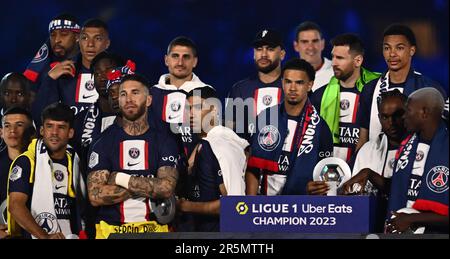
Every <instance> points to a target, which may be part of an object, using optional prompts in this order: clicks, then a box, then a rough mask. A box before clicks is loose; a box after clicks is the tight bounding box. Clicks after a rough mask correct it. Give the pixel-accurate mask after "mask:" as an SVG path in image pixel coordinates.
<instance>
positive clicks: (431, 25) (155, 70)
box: [0, 0, 449, 97]
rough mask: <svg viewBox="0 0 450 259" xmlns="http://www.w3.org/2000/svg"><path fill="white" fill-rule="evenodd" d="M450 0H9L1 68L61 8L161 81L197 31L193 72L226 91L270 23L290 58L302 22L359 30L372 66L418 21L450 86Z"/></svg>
mask: <svg viewBox="0 0 450 259" xmlns="http://www.w3.org/2000/svg"><path fill="white" fill-rule="evenodd" d="M448 8H449V3H448V0H428V1H427V0H423V1H405V0H400V1H399V0H378V1H362V0H359V1H358V0H327V1H325V0H310V1H283V0H278V1H277V0H270V1H269V0H241V1H237V0H235V1H231V0H220V1H219V0H217V1H213V0H210V1H207V0H167V1H152V2H150V1H148V2H147V1H145V2H144V1H131V0H129V1H94V0H91V1H64V2H63V1H58V2H56V1H42V0H39V1H2V4H1V11H2V12H1V16H0V28H1V34H0V35H1V36H0V37H1V43H2V45H1V48H0V61H1V65H0V75H1V76H3V75H4V74H5V73H7V72H10V71H20V72H22V71H24V70H25V67H26V66H27V64H28V62H29V61H30V60H31V59H32V58H33V56H34V55H35V53H36V51H37V50H38V49H39V48H40V46H41V45H42V43H43V42H44V41H45V40H46V38H47V37H48V31H47V30H48V23H49V22H50V20H51V19H52V18H53V17H55V16H56V15H58V14H59V13H61V12H69V13H72V14H73V15H75V16H77V17H78V19H79V20H80V23H81V24H82V23H83V22H84V21H85V20H86V19H88V18H92V17H99V18H101V19H103V20H105V21H106V22H107V23H108V25H109V27H110V38H111V47H110V51H112V52H116V53H118V54H120V55H122V56H124V57H126V58H130V59H133V60H134V61H136V63H137V70H138V72H140V73H142V74H144V75H146V76H147V77H148V78H149V79H150V81H151V82H154V83H156V82H157V81H158V79H159V76H160V75H161V74H163V73H167V69H166V67H165V65H164V62H163V57H164V54H165V52H166V48H167V44H168V43H169V42H170V40H172V39H173V38H174V37H176V36H179V35H186V36H188V37H191V38H192V39H193V40H194V41H195V42H196V43H197V45H198V48H199V64H198V66H197V68H196V70H195V71H194V72H195V73H196V74H197V75H198V76H199V77H200V78H201V79H202V81H204V82H205V83H208V84H211V85H213V86H214V87H216V88H217V89H218V91H219V93H220V94H221V96H222V97H225V96H226V94H227V92H228V91H229V89H230V87H231V86H232V85H233V84H234V83H235V82H236V81H239V80H241V79H243V78H245V77H247V76H248V75H249V74H251V73H253V72H254V71H255V69H254V65H253V50H252V48H251V45H250V43H251V41H252V40H253V38H254V36H255V34H256V32H257V31H259V30H260V29H262V28H263V27H271V28H274V29H277V30H279V31H280V32H281V33H282V34H283V35H284V43H285V45H286V51H287V59H288V58H290V57H293V56H296V55H297V53H296V52H294V50H293V47H292V41H293V39H294V37H295V35H294V34H295V27H296V26H297V25H298V24H299V23H300V22H302V21H305V20H313V21H315V22H317V23H318V24H319V25H320V26H321V27H322V30H323V33H324V37H325V39H326V43H327V46H326V49H325V51H324V55H325V56H326V57H328V58H329V57H330V51H331V48H330V46H329V40H330V39H331V38H332V37H334V36H335V35H337V34H340V33H344V32H354V33H357V34H359V35H360V36H361V38H362V39H363V41H364V42H365V45H366V52H367V54H366V58H365V61H364V65H365V67H367V68H369V69H371V70H376V71H380V72H382V71H384V70H385V68H386V66H385V63H384V60H383V56H382V53H381V41H382V33H383V30H384V28H385V27H386V26H387V25H389V24H390V23H393V22H401V23H405V24H407V25H409V26H411V27H412V29H413V30H414V31H415V33H416V37H417V41H418V53H417V54H416V56H415V58H414V67H415V68H416V69H417V70H418V71H420V72H422V73H423V74H425V75H427V76H429V77H431V78H432V79H434V80H436V81H438V82H439V83H441V84H442V86H443V87H444V89H446V90H447V92H448V83H449V76H448V66H449V64H448V60H449V58H448V55H449V52H448V50H449V48H448V46H449V31H448V29H449V25H448V24H449V16H448V15H449V9H448Z"/></svg>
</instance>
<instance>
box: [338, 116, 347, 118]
mask: <svg viewBox="0 0 450 259" xmlns="http://www.w3.org/2000/svg"><path fill="white" fill-rule="evenodd" d="M347 116H348V115H339V118H343V117H347Z"/></svg>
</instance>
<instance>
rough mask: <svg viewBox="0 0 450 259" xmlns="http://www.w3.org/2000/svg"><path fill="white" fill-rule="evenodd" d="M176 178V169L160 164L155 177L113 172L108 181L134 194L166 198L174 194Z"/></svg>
mask: <svg viewBox="0 0 450 259" xmlns="http://www.w3.org/2000/svg"><path fill="white" fill-rule="evenodd" d="M177 180H178V171H177V169H176V168H175V167H171V166H162V167H160V168H158V172H157V177H156V178H147V177H136V176H131V175H128V174H125V173H121V172H113V173H112V174H111V176H110V180H109V181H110V182H111V183H114V184H116V185H118V186H120V187H122V188H124V189H125V190H128V192H130V193H132V194H133V195H136V196H140V197H146V198H154V199H167V198H170V197H171V196H172V195H173V194H174V191H175V187H176V184H177Z"/></svg>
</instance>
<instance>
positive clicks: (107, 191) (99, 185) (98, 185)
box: [87, 170, 131, 207]
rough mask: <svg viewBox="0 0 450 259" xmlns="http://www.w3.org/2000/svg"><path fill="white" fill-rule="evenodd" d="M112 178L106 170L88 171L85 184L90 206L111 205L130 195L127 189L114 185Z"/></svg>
mask: <svg viewBox="0 0 450 259" xmlns="http://www.w3.org/2000/svg"><path fill="white" fill-rule="evenodd" d="M108 178H109V179H108ZM113 180H114V179H111V177H110V173H109V171H108V170H97V171H93V172H91V173H89V175H88V180H87V185H88V194H89V200H90V201H91V204H92V206H95V207H96V206H103V205H113V204H116V203H119V202H122V201H124V200H127V199H128V198H130V197H131V194H130V192H129V191H128V190H127V189H125V188H123V187H120V186H117V185H115V182H114V181H113Z"/></svg>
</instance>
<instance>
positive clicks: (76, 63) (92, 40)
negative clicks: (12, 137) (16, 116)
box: [33, 19, 110, 117]
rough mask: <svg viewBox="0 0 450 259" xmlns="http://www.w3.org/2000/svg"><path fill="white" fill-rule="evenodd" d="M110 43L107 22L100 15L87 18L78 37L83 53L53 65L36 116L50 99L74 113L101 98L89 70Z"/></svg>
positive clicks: (38, 103)
mask: <svg viewBox="0 0 450 259" xmlns="http://www.w3.org/2000/svg"><path fill="white" fill-rule="evenodd" d="M109 44H110V40H109V36H108V25H107V24H106V23H105V22H103V21H101V20H100V19H90V20H88V21H86V22H85V23H84V25H83V28H82V29H81V32H80V37H79V46H80V55H78V56H77V57H75V58H74V59H73V60H64V61H62V62H58V63H54V64H53V65H52V69H51V70H50V71H49V72H48V76H46V77H45V78H43V80H42V85H41V87H40V89H39V91H38V93H37V96H36V101H35V103H34V106H33V112H34V113H35V114H34V116H35V117H36V116H37V115H38V113H39V112H40V111H41V110H42V109H43V108H44V107H46V106H47V105H48V104H49V103H53V102H57V101H61V102H63V103H65V104H67V105H69V106H70V107H71V109H72V110H74V112H75V115H76V114H78V113H79V112H80V111H83V110H84V109H87V108H89V106H90V105H91V104H92V103H94V102H95V101H96V100H97V98H98V93H97V91H96V89H95V85H94V79H93V76H92V73H91V70H90V66H91V62H92V60H93V59H94V57H95V56H96V55H97V54H98V53H100V52H102V51H104V50H106V49H107V48H108V47H109Z"/></svg>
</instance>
